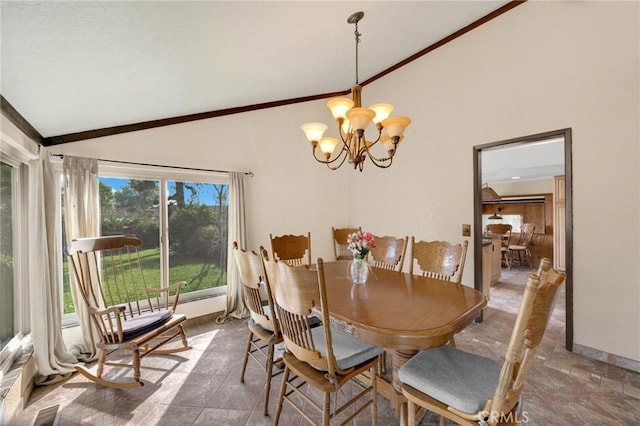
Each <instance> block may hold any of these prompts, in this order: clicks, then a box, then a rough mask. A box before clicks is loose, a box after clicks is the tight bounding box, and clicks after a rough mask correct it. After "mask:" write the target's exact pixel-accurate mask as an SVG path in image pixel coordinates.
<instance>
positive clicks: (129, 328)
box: [122, 310, 173, 340]
mask: <svg viewBox="0 0 640 426" xmlns="http://www.w3.org/2000/svg"><path fill="white" fill-rule="evenodd" d="M172 315H173V311H172V310H164V311H155V312H147V313H144V314H142V315H138V316H137V317H133V318H131V319H128V320H126V321H124V322H123V323H122V331H123V333H124V338H125V340H129V339H131V338H133V337H137V336H140V335H142V334H145V333H148V332H149V331H152V330H155V329H156V328H158V327H159V326H161V325H162V324H164V323H165V322H167V321H169V320H170V319H171V316H172Z"/></svg>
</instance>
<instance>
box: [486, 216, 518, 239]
mask: <svg viewBox="0 0 640 426" xmlns="http://www.w3.org/2000/svg"><path fill="white" fill-rule="evenodd" d="M490 216H492V215H490V214H483V215H482V229H483V231H484V232H486V229H487V225H488V224H491V223H504V224H509V225H511V235H515V234H519V233H520V226H521V225H522V215H520V214H500V216H501V217H502V219H497V220H494V219H489V217H490Z"/></svg>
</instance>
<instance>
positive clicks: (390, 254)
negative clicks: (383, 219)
mask: <svg viewBox="0 0 640 426" xmlns="http://www.w3.org/2000/svg"><path fill="white" fill-rule="evenodd" d="M374 238H375V239H374V242H375V245H376V246H375V247H374V248H373V249H371V253H370V254H369V263H370V264H371V266H374V267H376V268H382V269H388V270H390V271H398V272H402V266H403V263H404V254H405V252H406V251H407V242H408V241H409V237H404V238H397V237H389V236H385V237H378V236H375V237H374Z"/></svg>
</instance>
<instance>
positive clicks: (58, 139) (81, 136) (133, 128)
mask: <svg viewBox="0 0 640 426" xmlns="http://www.w3.org/2000/svg"><path fill="white" fill-rule="evenodd" d="M350 92H351V90H345V91H342V92H333V93H324V94H321V95H313V96H303V97H300V98H292V99H285V100H281V101H272V102H264V103H261V104H255V105H245V106H241V107H233V108H226V109H219V110H215V111H209V112H200V113H197V114H189V115H183V116H180V117H171V118H162V119H159V120H150V121H142V122H140V123H134V124H125V125H122V126H113V127H104V128H102V129H95V130H86V131H83V132H77V133H68V134H66V135H60V136H51V137H48V138H43V139H42V144H43V145H44V146H52V145H60V144H63V143H69V142H76V141H81V140H86V139H94V138H100V137H104V136H111V135H117V134H120V133H128V132H137V131H139V130H146V129H153V128H156V127H163V126H170V125H172V124H180V123H188V122H190V121H197V120H205V119H208V118H215V117H222V116H225V115H231V114H238V113H241V112H248V111H257V110H260V109H266V108H275V107H279V106H284V105H291V104H296V103H300V102H309V101H315V100H317V99H324V98H330V97H333V96H344V95H346V94H348V93H350Z"/></svg>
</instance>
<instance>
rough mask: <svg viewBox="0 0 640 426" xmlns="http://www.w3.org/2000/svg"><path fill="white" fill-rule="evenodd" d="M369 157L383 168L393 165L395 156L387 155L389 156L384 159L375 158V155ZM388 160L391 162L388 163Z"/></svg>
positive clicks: (377, 165)
mask: <svg viewBox="0 0 640 426" xmlns="http://www.w3.org/2000/svg"><path fill="white" fill-rule="evenodd" d="M369 158H370V159H371V162H372V163H373V164H374V165H375V166H376V167H379V168H381V169H386V168H387V167H390V166H391V163H393V156H391V157H387V158H383V159H380V160H378V159H375V158H374V157H373V156H369ZM386 161H389V163H388V164H387V163H386Z"/></svg>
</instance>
